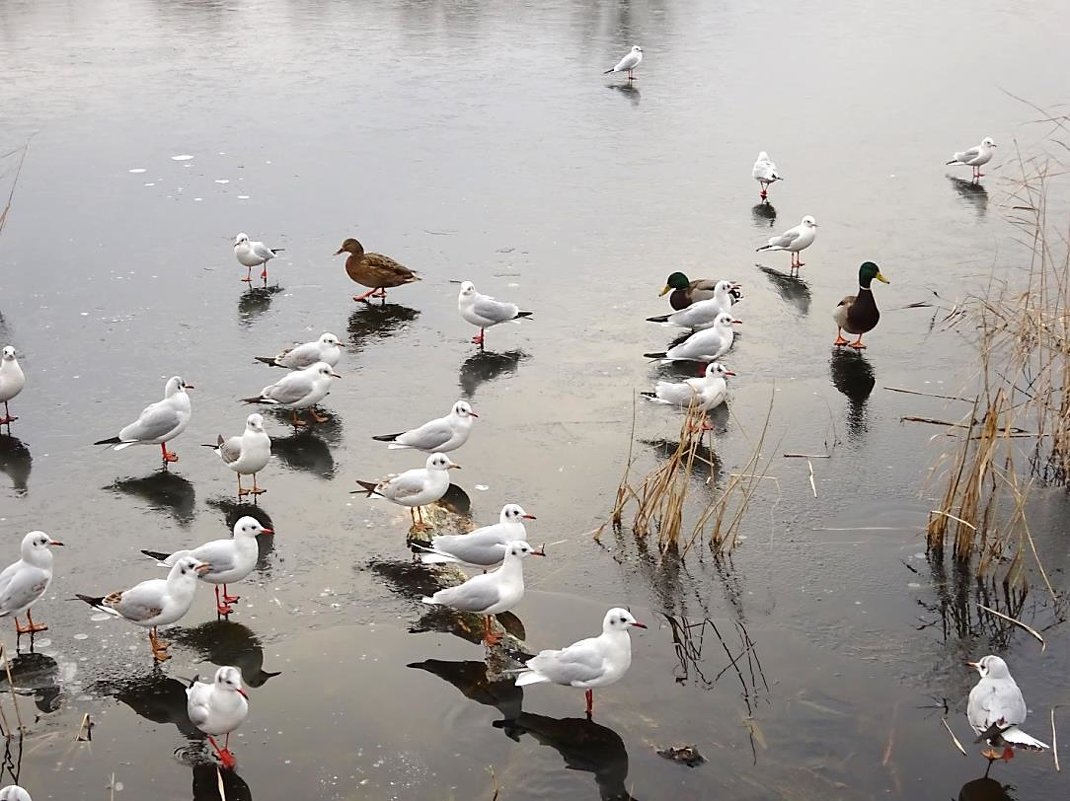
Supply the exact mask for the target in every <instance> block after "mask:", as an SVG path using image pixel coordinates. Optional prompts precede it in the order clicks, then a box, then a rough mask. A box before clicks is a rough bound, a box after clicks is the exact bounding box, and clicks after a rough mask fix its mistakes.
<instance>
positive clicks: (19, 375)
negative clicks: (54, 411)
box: [0, 345, 26, 426]
mask: <svg viewBox="0 0 1070 801" xmlns="http://www.w3.org/2000/svg"><path fill="white" fill-rule="evenodd" d="M24 386H26V374H25V373H23V372H22V368H21V367H19V360H18V359H16V358H15V349H14V348H13V347H11V346H10V345H5V346H4V351H3V356H2V357H0V401H3V402H4V416H3V417H0V426H4V425H6V426H10V425H11V424H12V423H14V422H15V421H16V420H18V419H19V418H18V417H14V416H12V414H11V409H9V408H8V405H7V402H8V401H9V400H11V399H12V398H14V397H15V396H16V395H18V394H19V393H20V392H22V388H23V387H24Z"/></svg>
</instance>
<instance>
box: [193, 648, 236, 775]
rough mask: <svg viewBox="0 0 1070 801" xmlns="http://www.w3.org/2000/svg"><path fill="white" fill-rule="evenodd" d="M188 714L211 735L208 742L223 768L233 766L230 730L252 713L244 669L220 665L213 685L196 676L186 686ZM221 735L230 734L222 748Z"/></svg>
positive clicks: (195, 723) (234, 762)
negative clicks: (220, 745) (216, 739)
mask: <svg viewBox="0 0 1070 801" xmlns="http://www.w3.org/2000/svg"><path fill="white" fill-rule="evenodd" d="M186 713H187V714H188V715H189V719H190V722H191V723H193V725H194V726H196V727H197V728H198V729H200V730H201V731H203V732H204V733H205V734H207V735H208V742H210V743H211V744H212V748H214V749H215V751H216V753H217V754H218V755H219V761H220V762H222V763H223V767H224V768H227V769H228V770H229V769H230V768H233V767H234V765H235V764H236V763H237V761H236V760H235V759H234V754H232V753H231V751H230V733H231V732H232V731H234V730H235V729H236V728H238V727H239V726H240V725H241V724H242V723H243V722H244V721H245V718H246V717H247V716H248V714H249V696H248V695H247V694H246V693H245V688H244V687H242V680H241V670H240V669H239V668H236V667H229V666H224V667H221V668H219V670H217V671H216V672H215V681H213V682H212V683H211V684H207V683H205V682H203V681H200V680H199V677H194V679H193V681H191V682H190V685H189V687H187V688H186ZM220 734H225V735H227V739H226V741H225V742H224V745H223V747H222V748H220V747H219V744H218V743H217V742H216V741H215V737H216V736H219V735H220ZM213 735H214V736H213Z"/></svg>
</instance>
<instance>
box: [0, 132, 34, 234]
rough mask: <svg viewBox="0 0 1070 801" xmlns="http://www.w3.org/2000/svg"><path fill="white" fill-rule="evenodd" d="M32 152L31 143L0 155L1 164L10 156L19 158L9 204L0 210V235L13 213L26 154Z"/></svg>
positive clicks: (9, 193)
mask: <svg viewBox="0 0 1070 801" xmlns="http://www.w3.org/2000/svg"><path fill="white" fill-rule="evenodd" d="M29 152H30V143H29V142H27V143H26V144H24V145H23V146H22V147H18V148H15V149H14V150H12V151H9V152H7V153H2V154H0V162H2V161H3V160H4V159H6V158H8V157H9V156H14V155H15V154H16V153H17V154H18V156H19V161H18V164H17V165H16V167H15V177H14V178H13V179H12V180H11V191H10V192H8V195H7V202H6V203H5V204H4V207H3V208H2V209H0V233H3V231H4V225H6V224H7V215H8V212H10V211H11V203H12V201H13V200H14V199H15V187H16V186H18V183H19V176H20V175H21V174H22V165H23V162H25V161H26V154H27V153H29Z"/></svg>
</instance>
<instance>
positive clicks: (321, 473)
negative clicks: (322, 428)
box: [271, 430, 334, 479]
mask: <svg viewBox="0 0 1070 801" xmlns="http://www.w3.org/2000/svg"><path fill="white" fill-rule="evenodd" d="M271 452H272V453H273V454H274V455H275V456H278V457H279V461H281V462H282V463H283V464H284V465H286V467H288V468H289V469H290V470H294V471H300V472H305V473H311V474H312V475H314V476H318V477H320V478H323V479H331V478H334V456H332V455H331V449H330V448H329V447H327V443H326V442H324V441H323V440H322V439H320V438H319V437H318V436H316V435H315V434H313V433H312V432H311V431H308V430H304V431H298V432H297V433H296V434H291V435H290V436H288V437H272V438H271Z"/></svg>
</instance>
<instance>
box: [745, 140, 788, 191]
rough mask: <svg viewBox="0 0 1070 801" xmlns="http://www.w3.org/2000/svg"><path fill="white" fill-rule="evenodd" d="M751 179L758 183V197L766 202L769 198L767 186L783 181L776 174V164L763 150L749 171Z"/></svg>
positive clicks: (778, 174)
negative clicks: (759, 189)
mask: <svg viewBox="0 0 1070 801" xmlns="http://www.w3.org/2000/svg"><path fill="white" fill-rule="evenodd" d="M750 174H751V177H752V178H754V180H755V181H757V182H758V186H760V187H761V192H760V193H759V196H760V197H761V199H762V200H766V199H767V198H768V197H769V185H770V184H773V183H775V182H777V181H783V180H784V179H783V178H781V177H780V173H778V172H777V169H776V164H774V163H773V160H772V159H771V158H769V154H768V153H766V152H765V151H764V150H763V151H762V152H761V153H759V154H758V160H757V161H756V162H754V167H753V168H752V169H751V173H750Z"/></svg>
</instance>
